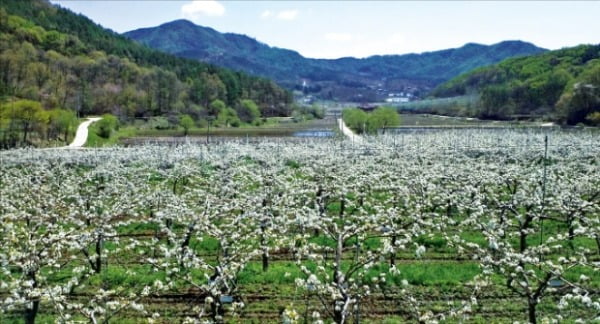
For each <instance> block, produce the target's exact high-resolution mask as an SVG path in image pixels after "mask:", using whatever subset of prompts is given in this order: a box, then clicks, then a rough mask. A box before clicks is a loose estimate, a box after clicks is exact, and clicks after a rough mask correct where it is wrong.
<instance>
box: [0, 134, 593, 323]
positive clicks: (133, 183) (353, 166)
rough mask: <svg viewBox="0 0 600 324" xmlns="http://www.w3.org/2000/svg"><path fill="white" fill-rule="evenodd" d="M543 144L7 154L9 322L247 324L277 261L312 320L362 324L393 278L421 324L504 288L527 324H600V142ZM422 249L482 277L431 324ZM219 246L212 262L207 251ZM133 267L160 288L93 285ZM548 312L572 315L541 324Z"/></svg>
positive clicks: (4, 282) (1, 307) (234, 146)
mask: <svg viewBox="0 0 600 324" xmlns="http://www.w3.org/2000/svg"><path fill="white" fill-rule="evenodd" d="M542 135H543V134H540V133H535V132H529V131H521V130H513V131H509V130H503V131H500V130H495V131H457V130H447V131H437V132H432V133H425V134H420V133H419V134H408V133H407V134H404V135H394V136H379V137H367V138H366V139H365V141H364V142H363V143H361V144H360V145H359V144H356V143H347V142H342V141H338V140H319V141H304V142H293V143H285V142H277V141H274V142H269V141H265V142H262V143H254V144H244V143H226V144H219V145H210V146H207V145H204V146H192V145H183V146H179V147H165V146H140V147H133V148H107V149H92V150H14V151H7V152H2V153H0V161H1V163H0V223H1V224H2V228H1V229H0V279H1V280H0V311H2V312H6V313H19V312H21V313H22V314H23V316H24V318H25V320H26V321H28V320H29V319H32V318H33V319H35V316H36V315H37V313H38V312H40V311H41V312H45V311H50V310H52V312H53V313H54V314H57V315H56V316H57V317H56V318H57V322H71V321H74V319H81V318H84V319H86V320H89V321H90V322H93V323H97V322H106V321H108V320H110V319H112V318H116V317H118V316H119V314H122V313H123V312H128V314H131V312H133V313H135V314H137V315H135V316H138V317H139V318H145V319H147V320H148V321H150V322H153V321H156V320H157V319H158V318H159V317H160V314H158V313H151V312H149V311H147V310H146V308H147V307H146V306H147V305H145V301H146V300H147V299H148V298H149V297H151V296H155V295H158V294H163V293H167V292H173V291H175V290H176V289H179V288H180V287H187V289H189V290H192V291H194V292H197V293H198V294H199V295H200V296H202V300H201V302H198V303H197V304H195V305H192V306H191V307H190V312H191V313H192V314H194V315H193V316H189V317H188V318H187V321H188V322H201V321H213V322H220V321H223V320H224V317H225V316H243V312H244V306H245V303H246V302H245V300H244V298H243V296H242V295H241V294H240V289H239V282H238V281H239V280H238V277H239V275H240V273H241V272H242V271H243V270H244V269H245V268H247V266H248V264H249V262H251V261H259V262H260V263H261V264H262V267H263V271H268V269H269V267H270V265H271V264H272V262H274V260H273V257H274V256H278V255H280V254H281V255H287V256H289V257H290V259H291V260H293V261H294V262H295V264H296V265H297V267H298V270H299V271H298V273H299V275H298V277H297V278H293V279H294V282H295V284H296V287H297V289H298V291H299V292H300V293H302V294H304V296H306V298H315V299H316V300H318V301H319V302H320V305H321V308H319V309H318V310H317V309H314V310H311V312H310V320H311V321H314V322H317V323H321V322H323V321H324V320H326V319H333V320H334V321H335V322H337V323H345V322H348V321H350V319H351V318H353V317H354V318H359V317H360V316H363V315H361V314H360V312H361V309H362V304H361V302H363V301H365V300H366V299H368V298H369V296H371V295H373V294H374V293H378V294H384V295H385V294H387V293H389V291H388V290H389V289H390V280H393V279H394V278H401V279H400V282H401V285H400V287H399V288H398V289H399V291H400V297H398V298H399V299H401V302H402V303H403V304H404V305H406V309H408V310H410V312H411V314H410V316H411V317H412V319H413V320H416V321H420V322H431V323H433V322H438V321H444V320H447V319H449V318H455V319H464V318H466V317H467V316H469V315H470V314H472V313H475V312H477V310H478V309H479V307H480V306H481V304H483V303H485V300H479V299H478V295H479V294H481V293H482V292H484V291H485V289H484V288H487V287H490V286H493V285H497V278H498V277H501V278H502V282H503V283H502V285H501V286H504V287H506V289H509V290H510V291H512V292H513V293H514V294H516V295H517V296H520V297H521V298H522V300H523V303H524V305H525V307H526V308H527V309H528V317H527V320H529V321H530V322H535V321H536V319H538V318H539V319H541V318H542V317H543V318H547V319H549V320H552V321H562V320H564V315H561V314H565V312H566V310H568V309H576V310H577V311H575V313H574V315H573V317H572V318H574V319H578V320H581V321H591V320H594V319H596V320H597V319H598V316H599V314H600V307H599V305H600V304H599V300H598V292H597V289H598V279H597V278H598V277H597V275H598V270H599V264H598V261H597V260H598V259H597V255H598V254H599V253H600V221H599V215H600V147H599V146H598V143H599V142H598V139H599V136H598V135H596V134H593V133H589V134H588V133H568V132H565V133H561V132H552V133H551V134H549V137H550V139H551V142H550V143H551V144H550V145H549V146H548V153H547V158H544V146H543V136H542ZM540 143H541V144H540ZM131 228H134V229H136V228H147V230H138V231H137V232H135V233H133V234H127V233H126V231H125V230H124V229H131ZM124 231H125V232H124ZM473 233H476V234H477V235H478V236H477V237H478V239H477V240H473V235H474V234H473ZM315 238H321V239H320V240H316V239H315ZM424 238H429V239H434V238H440V239H443V240H444V241H445V242H446V243H445V244H447V245H448V248H453V249H455V250H456V251H457V253H456V256H457V257H465V258H469V259H471V260H474V261H475V262H477V263H479V264H480V266H481V269H482V273H481V275H479V276H477V277H475V278H473V280H471V281H469V282H465V283H464V284H465V285H467V286H469V287H472V289H471V291H472V294H471V295H469V296H463V297H462V298H458V299H456V300H454V301H452V302H449V303H448V307H446V310H435V311H434V310H432V309H428V308H427V307H426V305H424V304H423V303H422V301H421V300H419V299H418V298H416V297H415V296H413V294H412V292H411V291H412V289H411V288H412V287H411V285H410V284H409V280H410V278H408V277H404V274H403V273H402V271H401V265H400V264H399V263H400V262H402V261H403V259H402V258H406V255H410V256H412V259H411V260H412V261H414V262H418V261H419V260H422V259H426V258H427V257H428V255H429V253H431V251H430V249H431V248H430V247H428V246H426V244H425V243H423V242H424V240H423V239H424ZM215 242H216V243H215ZM324 242H325V243H324ZM210 244H215V246H214V247H213V249H212V250H211V251H212V253H209V254H207V252H206V249H204V248H200V246H207V245H210ZM131 259H136V260H137V261H139V262H141V263H143V264H147V265H149V266H150V267H151V268H152V270H153V271H155V272H156V273H162V274H164V279H157V280H156V281H154V282H152V283H150V284H147V285H143V286H139V287H127V288H126V287H120V286H110V285H109V286H98V285H97V284H95V282H96V281H95V280H96V278H98V276H100V275H101V274H102V273H104V272H105V271H107V269H109V268H110V267H123V268H127V266H126V265H127V264H128V263H127V262H130V261H132V260H131ZM415 260H416V261H415ZM594 260H596V261H594ZM127 275H129V276H132V277H135V276H136V273H135V272H134V271H133V270H128V271H127ZM494 279H495V280H496V283H494ZM90 290H92V291H90ZM81 296H84V297H83V298H82V297H81ZM544 300H556V301H557V305H556V307H558V308H560V309H561V313H560V314H541V315H540V314H539V313H538V308H537V306H538V305H539V304H540V303H542V302H543V301H544ZM367 315H368V314H367ZM300 316H301V315H299V312H298V311H296V310H295V309H294V306H293V305H290V306H288V307H286V309H285V310H284V312H283V313H282V314H281V318H282V321H284V322H287V323H295V322H297V321H301V320H304V319H300ZM523 319H525V318H523Z"/></svg>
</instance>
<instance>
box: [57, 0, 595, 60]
mask: <svg viewBox="0 0 600 324" xmlns="http://www.w3.org/2000/svg"><path fill="white" fill-rule="evenodd" d="M51 2H52V3H55V4H60V5H61V6H63V7H66V8H69V9H71V10H73V11H75V12H77V13H82V14H84V15H86V16H88V17H89V18H91V19H92V20H94V21H95V22H97V23H99V24H101V25H102V26H104V27H107V28H110V29H112V30H114V31H117V32H125V31H129V30H132V29H136V28H142V27H152V26H157V25H160V24H162V23H165V22H169V21H172V20H175V19H181V18H185V19H188V20H191V21H193V22H194V23H196V24H199V25H203V26H208V27H212V28H214V29H216V30H218V31H221V32H232V33H239V34H246V35H248V36H250V37H252V38H255V39H257V40H259V41H261V42H263V43H266V44H268V45H271V46H277V47H282V48H288V49H292V50H295V51H298V52H299V53H300V54H302V55H304V56H306V57H315V58H338V57H344V56H354V57H366V56H370V55H376V54H405V53H420V52H425V51H432V50H439V49H445V48H453V47H460V46H462V45H464V44H465V43H469V42H475V43H482V44H493V43H497V42H500V41H503V40H515V39H520V40H524V41H528V42H532V43H534V44H536V45H538V46H541V47H544V48H548V49H558V48H562V47H567V46H574V45H578V44H597V43H600V33H599V32H600V19H598V17H599V16H600V2H599V1H581V2H576V1H531V2H524V1H218V0H206V1H189V0H188V1H157V0H154V1H123V0H119V1H105V0H104V1H82V0H51Z"/></svg>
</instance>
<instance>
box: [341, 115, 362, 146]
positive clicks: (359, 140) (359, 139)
mask: <svg viewBox="0 0 600 324" xmlns="http://www.w3.org/2000/svg"><path fill="white" fill-rule="evenodd" d="M338 126H339V128H340V130H341V131H342V134H344V135H345V136H347V137H348V138H349V139H350V140H352V142H353V143H357V144H362V143H363V142H364V141H363V138H362V137H361V136H360V135H356V134H354V132H353V131H352V130H351V129H350V128H348V126H346V123H344V120H343V119H341V118H338Z"/></svg>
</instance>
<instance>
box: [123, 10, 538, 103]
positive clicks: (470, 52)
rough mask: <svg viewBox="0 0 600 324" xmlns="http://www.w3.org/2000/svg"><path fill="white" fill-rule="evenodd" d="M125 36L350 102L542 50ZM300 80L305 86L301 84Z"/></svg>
mask: <svg viewBox="0 0 600 324" xmlns="http://www.w3.org/2000/svg"><path fill="white" fill-rule="evenodd" d="M124 35H125V36H127V37H129V38H132V39H135V40H137V41H140V42H141V43H144V44H146V45H148V46H150V47H152V48H155V49H159V50H162V51H165V52H168V53H172V54H175V55H177V56H181V57H186V58H191V59H196V60H200V61H204V62H209V63H213V64H216V65H219V66H224V67H228V68H232V69H235V70H239V71H246V72H250V73H253V74H257V75H262V76H265V77H269V78H272V79H274V80H277V81H278V83H279V84H281V85H283V86H285V87H287V88H296V89H298V90H305V91H306V92H313V93H316V94H318V95H320V96H321V97H323V98H327V99H338V100H354V101H374V100H378V99H379V100H380V99H382V98H385V97H386V96H387V94H388V93H390V92H409V93H412V94H415V95H417V96H419V95H420V94H421V93H423V92H426V91H427V90H429V89H430V88H431V87H433V86H435V85H438V84H440V83H441V82H444V81H447V80H449V79H451V78H453V77H455V76H457V75H459V74H461V73H464V72H466V71H470V70H472V69H474V68H476V67H480V66H484V65H489V64H492V63H497V62H500V61H502V60H503V59H505V58H508V57H515V56H523V55H530V54H536V53H541V52H543V51H544V49H541V48H538V47H536V46H534V45H532V44H529V43H525V42H521V41H507V42H502V43H498V44H495V45H491V46H486V45H480V44H466V45H465V46H463V47H461V48H456V49H448V50H442V51H436V52H428V53H422V54H407V55H383V56H372V57H369V58H364V59H357V58H351V57H347V58H340V59H335V60H328V59H309V58H305V57H303V56H301V55H300V54H298V53H297V52H294V51H291V50H287V49H281V48H276V47H270V46H268V45H266V44H263V43H260V42H258V41H256V40H254V39H252V38H250V37H248V36H245V35H239V34H230V33H219V32H217V31H215V30H214V29H211V28H207V27H202V26H197V25H195V24H193V23H191V22H189V21H186V20H176V21H173V22H170V23H166V24H163V25H161V26H158V27H153V28H143V29H138V30H134V31H130V32H127V33H125V34H124ZM304 81H306V82H307V87H304V88H303V87H302V85H303V84H304Z"/></svg>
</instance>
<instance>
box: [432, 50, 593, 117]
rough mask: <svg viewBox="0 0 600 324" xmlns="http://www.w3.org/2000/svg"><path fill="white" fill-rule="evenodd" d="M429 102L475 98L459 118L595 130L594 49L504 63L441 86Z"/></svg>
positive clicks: (568, 51)
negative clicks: (537, 120) (557, 124)
mask: <svg viewBox="0 0 600 324" xmlns="http://www.w3.org/2000/svg"><path fill="white" fill-rule="evenodd" d="M432 96H434V97H437V98H450V97H457V96H471V97H473V96H475V97H477V98H478V103H477V104H476V105H471V106H470V109H464V110H462V114H467V115H471V116H477V117H480V118H490V119H509V118H515V117H516V118H535V117H538V118H546V119H551V120H557V121H561V122H564V123H567V124H571V125H574V124H578V123H587V124H596V125H598V124H600V45H580V46H577V47H572V48H565V49H561V50H556V51H550V52H546V53H543V54H539V55H534V56H529V57H520V58H512V59H508V60H505V61H503V62H501V63H498V64H495V65H492V66H488V67H483V68H479V69H476V70H474V71H472V72H469V73H466V74H463V75H461V76H459V77H457V78H455V79H453V80H451V81H449V82H447V83H445V84H442V85H441V86H439V87H438V88H437V89H435V90H434V91H433V92H432ZM440 112H442V111H440Z"/></svg>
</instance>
